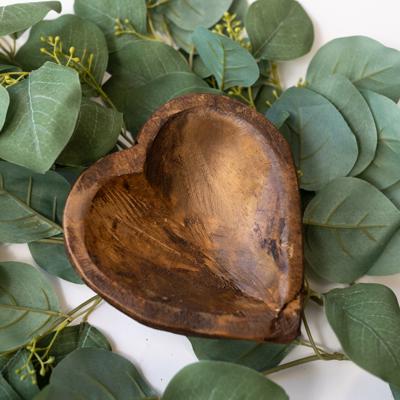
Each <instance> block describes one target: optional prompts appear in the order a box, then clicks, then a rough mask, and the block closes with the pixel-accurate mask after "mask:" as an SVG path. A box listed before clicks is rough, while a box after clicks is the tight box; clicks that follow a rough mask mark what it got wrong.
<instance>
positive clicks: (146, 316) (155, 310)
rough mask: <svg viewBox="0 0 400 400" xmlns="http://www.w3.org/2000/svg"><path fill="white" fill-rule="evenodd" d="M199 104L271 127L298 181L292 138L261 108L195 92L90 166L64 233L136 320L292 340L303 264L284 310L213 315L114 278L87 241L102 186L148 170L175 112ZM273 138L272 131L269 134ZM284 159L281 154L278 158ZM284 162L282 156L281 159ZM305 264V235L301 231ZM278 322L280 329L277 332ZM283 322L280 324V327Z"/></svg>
mask: <svg viewBox="0 0 400 400" xmlns="http://www.w3.org/2000/svg"><path fill="white" fill-rule="evenodd" d="M196 107H207V108H210V107H211V108H213V109H215V110H218V111H220V112H224V113H233V114H235V115H236V116H237V115H239V116H240V117H241V118H243V119H244V120H246V121H247V122H249V123H250V124H252V125H253V126H256V127H258V128H259V130H260V131H261V132H268V135H269V139H270V141H271V143H272V145H273V146H275V147H276V149H275V151H278V152H279V156H280V157H281V158H282V157H284V158H286V160H289V165H290V164H291V165H292V166H293V168H290V170H289V171H287V173H288V174H289V180H290V182H289V183H288V185H295V187H296V189H297V188H298V184H297V175H296V172H295V168H294V164H293V159H292V155H291V152H290V148H289V145H288V143H287V142H286V140H285V139H284V138H283V136H281V134H280V133H279V131H278V130H277V129H276V128H275V127H274V126H273V125H272V124H271V123H270V122H269V121H268V120H267V119H266V118H265V117H264V116H263V115H262V114H260V113H258V112H257V111H256V110H254V109H252V108H250V107H247V106H246V105H244V104H243V103H240V102H239V101H236V100H233V99H230V98H228V97H226V96H223V95H215V94H209V93H207V94H197V93H196V94H189V95H184V96H181V97H177V98H175V99H173V100H170V101H169V102H167V103H165V104H164V105H163V106H161V107H160V108H159V109H158V110H156V111H155V112H154V113H153V114H152V115H151V117H150V118H149V119H148V121H147V122H146V123H145V124H144V125H143V127H142V129H141V130H140V132H139V134H138V136H137V144H135V145H134V146H133V147H131V148H129V149H127V150H123V151H119V152H116V153H113V154H111V155H108V156H106V157H104V158H102V159H100V160H99V161H97V162H96V163H95V164H93V165H92V166H90V167H89V168H88V169H86V170H85V171H84V172H83V173H82V174H81V175H80V176H79V178H78V179H77V181H76V182H75V184H74V185H73V188H72V190H71V192H70V194H69V196H68V199H67V202H66V206H65V209H64V237H65V247H66V251H67V254H68V257H69V258H70V260H71V263H72V265H73V266H74V268H75V269H76V271H77V272H78V274H79V275H80V276H81V277H82V279H83V281H84V282H85V283H86V284H87V285H88V286H89V287H90V288H91V289H93V290H94V291H95V292H97V293H98V294H99V295H100V296H101V297H103V298H104V299H105V300H106V301H107V302H109V303H110V304H112V305H113V306H115V307H116V308H117V309H119V310H121V311H122V312H123V313H125V314H127V315H128V316H130V317H132V318H133V319H135V320H137V321H139V322H141V323H143V324H146V325H149V326H151V327H153V328H157V329H163V330H168V331H172V332H176V333H180V334H189V335H190V334H194V335H198V336H207V337H219V338H231V339H246V340H257V341H263V340H269V341H276V342H288V341H291V340H293V339H294V338H295V337H296V336H297V335H298V333H299V327H300V310H301V303H302V295H301V290H302V285H303V266H302V265H301V270H299V271H293V272H295V273H296V276H295V279H294V280H293V285H292V286H293V287H292V288H291V289H292V290H291V292H292V295H291V296H290V299H289V301H288V302H287V303H286V304H285V305H284V307H282V309H281V310H279V311H278V312H276V313H275V315H274V316H271V315H270V314H267V313H265V314H263V315H261V314H260V315H256V317H255V318H253V319H252V320H250V319H249V317H246V316H242V315H240V313H238V315H233V314H221V313H216V314H211V313H208V312H202V311H191V310H185V309H180V308H176V307H174V306H171V305H169V304H167V303H162V304H161V303H158V302H154V301H152V300H148V299H143V298H139V297H137V296H136V297H135V295H134V294H133V293H132V292H128V291H126V290H125V289H123V288H122V287H121V285H119V287H118V285H117V284H116V282H111V280H110V278H109V277H108V276H107V275H106V274H105V273H104V271H102V270H101V269H100V268H98V267H97V265H96V263H95V262H94V260H93V258H92V257H91V255H90V254H89V253H88V250H87V248H86V244H85V216H86V214H87V212H88V210H89V209H90V207H91V204H92V201H93V199H94V197H95V196H96V194H97V192H98V190H99V189H100V188H101V187H102V186H103V185H104V184H105V183H106V182H107V181H108V180H109V179H111V178H113V177H118V176H122V175H126V174H135V173H141V172H143V166H144V163H145V160H146V154H147V150H148V149H149V147H150V146H151V144H152V143H153V141H154V139H155V137H156V136H157V134H158V132H159V131H160V129H161V128H162V126H163V125H164V124H165V123H166V122H167V121H168V120H169V119H170V118H171V117H173V116H174V115H176V114H178V113H180V112H182V111H186V110H189V109H192V108H196ZM264 136H265V137H267V135H266V134H264ZM277 158H279V157H277ZM278 161H279V160H278ZM291 192H293V196H292V198H291V199H290V200H289V201H291V202H292V203H291V204H294V205H296V203H297V206H298V209H299V220H300V222H299V223H300V230H301V218H300V216H301V212H300V197H299V192H298V190H292V191H291ZM300 238H301V239H300V240H301V243H300V244H299V246H300V247H301V252H300V251H299V257H300V258H301V264H303V258H302V256H303V255H302V246H303V244H302V236H300ZM271 325H273V326H274V327H275V328H274V331H273V332H272V331H271ZM277 327H278V329H277ZM279 327H280V329H279Z"/></svg>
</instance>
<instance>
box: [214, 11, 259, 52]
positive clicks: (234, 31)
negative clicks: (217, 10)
mask: <svg viewBox="0 0 400 400" xmlns="http://www.w3.org/2000/svg"><path fill="white" fill-rule="evenodd" d="M212 31H213V32H215V33H218V34H220V35H224V36H227V37H228V38H229V39H231V40H233V41H234V42H237V43H239V44H240V45H241V46H242V47H244V48H245V49H247V50H250V48H251V44H250V41H249V39H248V38H247V37H246V35H245V31H244V27H243V24H242V21H240V20H239V19H238V18H237V15H236V14H231V13H229V12H225V13H224V15H223V16H222V18H221V21H220V22H219V23H218V24H216V25H215V26H214V28H213V29H212Z"/></svg>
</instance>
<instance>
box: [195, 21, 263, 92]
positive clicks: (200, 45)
mask: <svg viewBox="0 0 400 400" xmlns="http://www.w3.org/2000/svg"><path fill="white" fill-rule="evenodd" d="M192 40H193V43H194V44H195V46H196V49H197V51H198V53H199V55H200V57H201V59H202V60H203V63H204V64H205V66H206V67H207V69H208V70H210V72H211V73H212V74H213V75H214V76H215V78H216V80H217V82H218V86H219V88H220V89H221V90H223V89H228V88H230V87H232V86H244V87H248V86H251V85H253V83H255V82H256V80H257V79H258V77H259V74H260V71H259V69H258V65H257V63H256V61H255V60H254V58H253V57H252V55H251V54H250V53H249V52H248V51H247V50H246V49H244V48H243V47H241V46H240V45H239V44H238V43H236V42H234V41H233V40H231V39H229V38H227V37H225V36H223V35H220V34H218V33H213V32H211V31H209V30H208V29H206V28H202V27H198V28H197V29H196V30H195V31H194V33H193V35H192Z"/></svg>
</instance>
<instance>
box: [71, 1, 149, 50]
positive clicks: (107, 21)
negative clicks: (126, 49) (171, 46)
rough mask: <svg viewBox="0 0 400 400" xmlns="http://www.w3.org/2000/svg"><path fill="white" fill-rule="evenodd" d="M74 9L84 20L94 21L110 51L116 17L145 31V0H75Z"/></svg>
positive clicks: (114, 42) (114, 39) (112, 44)
mask: <svg viewBox="0 0 400 400" xmlns="http://www.w3.org/2000/svg"><path fill="white" fill-rule="evenodd" d="M74 11H75V14H76V15H78V16H79V17H81V18H83V19H84V20H86V21H92V22H93V23H95V24H96V25H97V26H98V27H99V28H100V29H101V30H102V31H103V32H104V34H105V36H106V39H107V43H108V47H109V49H110V50H111V51H112V50H114V49H115V48H116V40H117V37H116V36H115V34H114V27H115V21H116V19H120V20H121V21H124V20H125V19H128V20H129V22H130V23H131V24H132V25H133V26H134V28H135V30H136V31H137V32H139V33H142V34H145V33H146V32H147V26H146V15H147V8H146V2H145V0H75V2H74Z"/></svg>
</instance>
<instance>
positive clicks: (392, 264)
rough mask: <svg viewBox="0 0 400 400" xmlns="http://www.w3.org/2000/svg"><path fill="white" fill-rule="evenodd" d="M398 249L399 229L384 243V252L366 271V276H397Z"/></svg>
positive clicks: (399, 269) (399, 268)
mask: <svg viewBox="0 0 400 400" xmlns="http://www.w3.org/2000/svg"><path fill="white" fill-rule="evenodd" d="M399 249H400V229H398V230H397V231H396V232H395V233H394V234H393V236H392V237H391V238H390V240H389V241H388V242H387V243H386V246H385V248H384V250H383V251H382V253H381V254H380V256H379V257H378V259H377V260H376V261H375V262H374V264H373V265H372V268H371V269H370V270H369V271H368V275H376V276H382V275H392V274H398V273H399V272H400V261H399Z"/></svg>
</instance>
